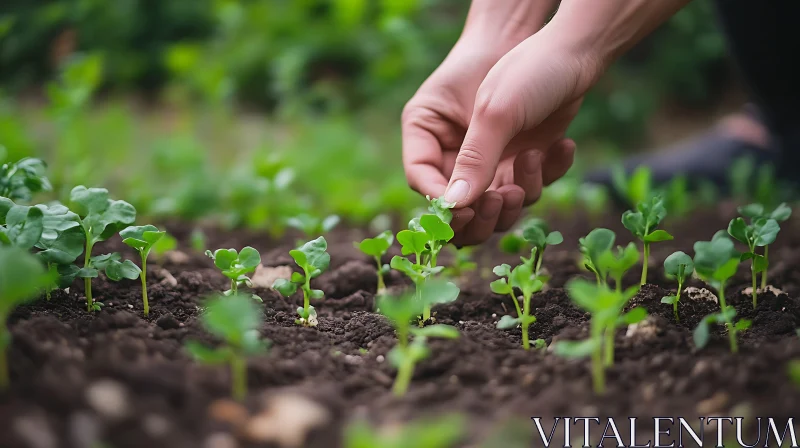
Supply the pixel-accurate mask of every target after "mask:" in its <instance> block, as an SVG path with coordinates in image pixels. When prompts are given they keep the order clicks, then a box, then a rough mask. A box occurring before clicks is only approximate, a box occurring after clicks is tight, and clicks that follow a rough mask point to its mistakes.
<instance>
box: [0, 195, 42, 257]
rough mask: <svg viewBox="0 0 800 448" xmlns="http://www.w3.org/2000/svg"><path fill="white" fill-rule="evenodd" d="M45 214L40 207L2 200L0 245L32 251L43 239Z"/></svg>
mask: <svg viewBox="0 0 800 448" xmlns="http://www.w3.org/2000/svg"><path fill="white" fill-rule="evenodd" d="M43 231H44V213H42V210H41V209H40V208H38V207H28V206H26V205H17V204H15V203H14V202H12V201H11V200H10V199H7V198H0V244H2V245H7V246H14V247H19V248H21V249H31V248H32V247H33V246H35V245H36V243H38V242H39V239H40V238H41V237H42V232H43Z"/></svg>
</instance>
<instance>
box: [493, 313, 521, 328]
mask: <svg viewBox="0 0 800 448" xmlns="http://www.w3.org/2000/svg"><path fill="white" fill-rule="evenodd" d="M519 324H520V320H519V318H516V317H513V316H509V315H507V314H506V315H505V316H503V317H501V318H500V320H499V321H497V329H498V330H511V329H512V328H516V327H517V326H518V325H519Z"/></svg>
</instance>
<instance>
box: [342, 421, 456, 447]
mask: <svg viewBox="0 0 800 448" xmlns="http://www.w3.org/2000/svg"><path fill="white" fill-rule="evenodd" d="M392 429H394V428H392ZM465 429H466V421H465V419H464V417H463V416H461V415H458V414H451V415H445V416H439V417H436V418H434V419H424V420H423V419H418V420H416V421H413V422H411V423H409V424H405V425H403V426H402V427H401V428H400V430H399V431H397V430H389V431H386V430H381V428H374V427H373V426H371V425H370V424H369V423H368V422H366V421H364V420H356V421H355V422H353V423H351V424H350V425H348V426H347V429H346V430H345V434H344V448H375V447H381V448H452V447H454V446H456V445H455V444H456V443H458V442H459V441H460V440H461V439H462V437H463V436H464V432H465Z"/></svg>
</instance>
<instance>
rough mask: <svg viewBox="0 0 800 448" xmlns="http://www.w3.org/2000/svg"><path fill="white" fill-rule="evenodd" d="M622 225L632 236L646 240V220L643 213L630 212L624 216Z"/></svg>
mask: <svg viewBox="0 0 800 448" xmlns="http://www.w3.org/2000/svg"><path fill="white" fill-rule="evenodd" d="M622 225H623V226H625V228H626V229H628V230H629V231H630V232H631V233H632V234H634V235H635V236H637V237H639V238H644V232H645V219H644V215H642V213H641V212H634V211H632V210H628V211H626V212H625V213H623V214H622Z"/></svg>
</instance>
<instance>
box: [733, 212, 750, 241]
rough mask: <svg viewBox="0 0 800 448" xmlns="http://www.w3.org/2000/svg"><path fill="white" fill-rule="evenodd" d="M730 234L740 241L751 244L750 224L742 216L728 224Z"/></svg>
mask: <svg viewBox="0 0 800 448" xmlns="http://www.w3.org/2000/svg"><path fill="white" fill-rule="evenodd" d="M728 234H729V235H730V236H732V237H733V238H734V239H736V240H737V241H739V242H740V243H744V244H747V245H748V246H749V245H750V238H749V235H748V226H747V223H746V222H744V219H742V218H734V219H733V220H731V222H730V224H728Z"/></svg>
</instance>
